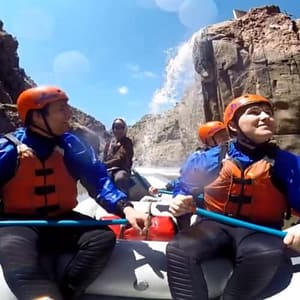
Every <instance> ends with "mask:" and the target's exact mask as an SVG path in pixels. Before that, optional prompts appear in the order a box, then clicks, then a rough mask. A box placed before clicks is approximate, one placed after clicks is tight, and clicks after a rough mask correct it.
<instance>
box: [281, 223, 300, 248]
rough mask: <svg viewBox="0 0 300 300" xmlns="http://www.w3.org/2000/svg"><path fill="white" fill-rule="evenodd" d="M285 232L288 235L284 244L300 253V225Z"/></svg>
mask: <svg viewBox="0 0 300 300" xmlns="http://www.w3.org/2000/svg"><path fill="white" fill-rule="evenodd" d="M284 231H286V232H287V235H286V236H285V237H284V239H283V242H284V244H285V245H287V246H288V247H290V248H292V249H294V250H296V251H298V252H300V224H298V225H295V226H292V227H290V228H288V229H286V230H284Z"/></svg>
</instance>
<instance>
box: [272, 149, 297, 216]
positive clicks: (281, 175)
mask: <svg viewBox="0 0 300 300" xmlns="http://www.w3.org/2000/svg"><path fill="white" fill-rule="evenodd" d="M274 173H275V175H276V177H277V178H278V179H279V180H280V181H281V182H282V183H283V185H284V189H285V191H286V194H287V198H288V201H289V204H290V206H291V208H293V209H294V210H296V211H297V212H300V157H299V156H297V155H295V154H293V153H290V152H287V151H283V150H278V152H277V154H276V163H275V166H274Z"/></svg>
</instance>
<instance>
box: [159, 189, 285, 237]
mask: <svg viewBox="0 0 300 300" xmlns="http://www.w3.org/2000/svg"><path fill="white" fill-rule="evenodd" d="M159 192H160V193H162V194H172V192H171V191H168V190H163V189H162V190H159ZM196 214H197V215H201V216H204V217H207V218H211V219H214V220H216V221H219V222H222V223H226V224H229V225H233V226H241V227H244V228H248V229H252V230H256V231H260V232H264V233H269V234H272V235H276V236H278V237H280V238H284V237H285V236H286V234H287V233H286V232H285V231H281V230H277V229H273V228H270V227H266V226H262V225H257V224H254V223H250V222H246V221H242V220H238V219H235V218H232V217H228V216H224V215H222V214H219V213H215V212H212V211H208V210H205V209H202V208H196Z"/></svg>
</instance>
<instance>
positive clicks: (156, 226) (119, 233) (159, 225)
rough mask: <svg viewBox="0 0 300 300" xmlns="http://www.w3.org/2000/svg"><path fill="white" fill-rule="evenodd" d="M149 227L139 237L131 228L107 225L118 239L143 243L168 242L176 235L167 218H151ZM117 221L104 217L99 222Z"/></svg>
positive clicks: (170, 220) (113, 217) (113, 216)
mask: <svg viewBox="0 0 300 300" xmlns="http://www.w3.org/2000/svg"><path fill="white" fill-rule="evenodd" d="M150 218H151V225H150V227H149V228H148V231H147V233H146V234H145V235H140V234H139V233H138V232H137V231H136V230H135V229H134V228H133V227H126V226H123V225H109V227H110V228H111V229H112V230H113V232H114V233H115V235H116V237H117V238H118V239H124V240H144V241H170V240H171V239H172V238H173V237H174V236H175V234H176V225H175V223H174V221H173V220H172V218H171V217H169V216H151V217H150ZM113 219H119V217H118V216H115V215H111V216H104V217H102V218H101V220H113Z"/></svg>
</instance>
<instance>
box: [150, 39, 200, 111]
mask: <svg viewBox="0 0 300 300" xmlns="http://www.w3.org/2000/svg"><path fill="white" fill-rule="evenodd" d="M197 34H198V33H195V34H193V36H192V37H191V38H190V39H189V40H187V41H185V42H183V43H181V44H180V45H179V46H178V47H176V48H173V49H168V50H167V65H166V68H165V74H164V82H163V84H162V87H161V88H159V89H157V90H156V91H155V92H154V95H153V98H152V101H151V103H150V110H151V112H152V113H159V112H162V111H165V110H166V109H168V108H171V107H173V106H174V105H175V104H176V103H177V102H179V101H180V99H181V98H182V96H183V95H184V92H185V91H186V89H187V88H188V87H189V86H190V85H191V84H192V83H193V82H194V78H195V70H194V63H193V45H194V40H195V37H196V36H197Z"/></svg>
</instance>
